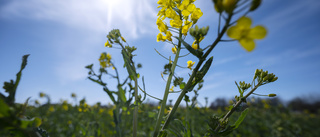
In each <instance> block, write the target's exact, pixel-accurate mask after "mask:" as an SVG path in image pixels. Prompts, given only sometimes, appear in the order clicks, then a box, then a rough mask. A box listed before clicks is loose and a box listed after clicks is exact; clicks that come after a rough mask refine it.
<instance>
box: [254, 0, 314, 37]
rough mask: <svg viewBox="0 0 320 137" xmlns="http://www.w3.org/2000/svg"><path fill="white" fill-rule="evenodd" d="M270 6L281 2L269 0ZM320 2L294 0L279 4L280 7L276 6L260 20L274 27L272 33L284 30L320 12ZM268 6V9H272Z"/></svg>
mask: <svg viewBox="0 0 320 137" xmlns="http://www.w3.org/2000/svg"><path fill="white" fill-rule="evenodd" d="M267 4H268V5H269V6H275V5H276V4H279V3H278V2H277V1H276V0H273V1H267ZM319 6H320V2H319V1H318V0H303V1H299V0H298V1H292V2H290V3H288V4H287V5H285V6H278V7H280V8H274V10H275V11H272V12H269V13H271V14H268V16H267V17H265V18H264V19H263V20H261V21H260V22H263V23H264V24H267V25H268V26H270V27H268V28H272V29H273V31H272V32H271V33H275V32H277V31H281V30H283V28H285V27H287V26H291V25H292V24H296V22H300V21H302V19H303V18H304V17H307V16H310V15H316V14H317V13H318V14H319V13H320V10H319ZM270 8H271V7H268V8H267V9H266V10H270Z"/></svg>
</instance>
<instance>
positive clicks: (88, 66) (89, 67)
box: [85, 64, 93, 70]
mask: <svg viewBox="0 0 320 137" xmlns="http://www.w3.org/2000/svg"><path fill="white" fill-rule="evenodd" d="M92 66H93V64H90V65H87V66H86V67H85V68H87V69H90V70H91V69H92Z"/></svg>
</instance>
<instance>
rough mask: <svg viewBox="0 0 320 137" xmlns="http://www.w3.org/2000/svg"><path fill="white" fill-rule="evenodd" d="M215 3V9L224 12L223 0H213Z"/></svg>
mask: <svg viewBox="0 0 320 137" xmlns="http://www.w3.org/2000/svg"><path fill="white" fill-rule="evenodd" d="M213 3H214V9H215V10H216V11H217V12H218V13H221V12H223V5H222V0H213Z"/></svg>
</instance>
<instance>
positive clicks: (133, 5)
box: [0, 0, 157, 38]
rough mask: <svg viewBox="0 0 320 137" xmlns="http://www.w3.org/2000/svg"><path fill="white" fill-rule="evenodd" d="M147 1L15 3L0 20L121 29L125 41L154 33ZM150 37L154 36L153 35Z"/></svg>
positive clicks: (33, 0)
mask: <svg viewBox="0 0 320 137" xmlns="http://www.w3.org/2000/svg"><path fill="white" fill-rule="evenodd" d="M152 2H153V3H154V1H149V0H139V1H132V0H94V1H88V0H54V1H48V0H28V1H25V0H16V1H12V2H9V3H8V4H7V5H6V6H4V7H3V8H2V10H1V14H0V18H1V17H2V18H16V17H22V18H28V19H35V20H39V21H42V20H49V21H54V22H57V23H61V24H64V25H68V26H70V27H76V28H80V29H89V30H94V31H98V32H103V33H105V32H106V31H109V30H111V29H113V28H119V29H121V31H122V33H123V34H125V36H127V37H130V38H131V37H133V38H138V37H139V35H141V34H146V33H147V34H148V33H151V32H154V30H155V29H156V26H155V23H154V22H155V20H156V14H157V13H156V11H155V10H154V9H156V8H155V7H156V5H152V4H151V3H152ZM152 34H153V33H152Z"/></svg>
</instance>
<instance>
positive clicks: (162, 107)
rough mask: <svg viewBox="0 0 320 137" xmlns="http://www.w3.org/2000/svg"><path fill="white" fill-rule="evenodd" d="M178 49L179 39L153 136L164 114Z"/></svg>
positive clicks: (157, 132) (155, 136) (180, 35)
mask: <svg viewBox="0 0 320 137" xmlns="http://www.w3.org/2000/svg"><path fill="white" fill-rule="evenodd" d="M179 37H180V38H181V37H182V33H181V31H180V34H179ZM180 50H181V41H179V43H178V48H177V52H176V55H175V58H174V61H173V64H172V66H171V71H170V74H169V77H168V80H167V84H166V88H165V92H164V95H163V99H162V101H161V107H160V110H159V113H158V117H157V122H156V127H155V132H154V134H153V136H154V137H157V136H158V134H159V130H160V124H161V122H162V117H163V115H164V110H165V108H166V103H167V99H168V95H169V89H170V84H171V81H172V77H173V75H174V71H175V68H176V66H177V63H178V59H179V54H180Z"/></svg>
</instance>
